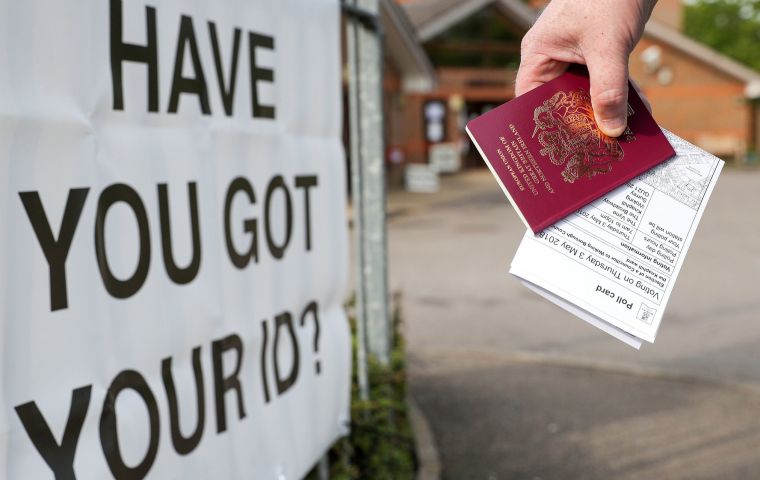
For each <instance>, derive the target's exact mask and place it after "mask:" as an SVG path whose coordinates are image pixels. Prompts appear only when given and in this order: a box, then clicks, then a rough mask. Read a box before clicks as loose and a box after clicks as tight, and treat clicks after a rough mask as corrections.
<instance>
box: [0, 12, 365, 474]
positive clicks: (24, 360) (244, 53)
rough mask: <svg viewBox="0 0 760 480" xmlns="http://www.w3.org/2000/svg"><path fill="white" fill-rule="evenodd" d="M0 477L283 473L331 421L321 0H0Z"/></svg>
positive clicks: (332, 255)
mask: <svg viewBox="0 0 760 480" xmlns="http://www.w3.org/2000/svg"><path fill="white" fill-rule="evenodd" d="M0 32H2V36H3V41H2V42H0V179H1V180H2V193H0V195H1V197H0V222H2V223H1V224H2V226H3V229H2V233H0V305H2V307H3V309H2V313H1V314H0V315H2V316H1V317H0V319H1V320H0V340H1V341H2V347H0V348H2V355H1V356H0V371H1V373H2V383H1V384H0V408H1V410H2V415H0V432H2V433H0V465H2V467H0V468H2V473H0V476H1V477H2V478H8V479H31V478H34V479H44V478H51V479H52V478H56V479H73V478H77V479H104V478H119V479H122V478H124V479H126V478H129V479H141V478H156V479H168V478H183V479H211V478H219V479H222V478H223V479H238V478H240V479H242V478H246V479H247V478H272V479H295V478H300V477H302V476H303V475H304V474H305V473H306V472H307V471H308V470H309V469H310V467H311V466H312V465H313V464H314V463H315V462H316V461H317V460H318V459H319V457H320V456H321V455H322V454H323V453H324V452H325V450H326V449H327V448H328V447H329V446H330V444H331V443H332V442H333V441H334V440H335V439H337V438H338V437H339V436H340V435H342V434H344V433H346V429H347V426H348V414H349V411H348V403H349V380H350V368H351V354H350V339H349V329H348V325H347V322H346V318H345V314H344V311H343V308H342V302H343V299H344V298H345V284H346V268H347V253H346V252H347V232H346V221H345V165H344V157H343V155H344V154H343V147H342V144H341V140H340V122H341V117H340V116H341V108H340V98H341V93H340V57H339V55H340V43H339V6H338V2H337V0H279V1H276V2H272V1H262V0H246V1H243V0H220V1H214V2H180V1H176V0H164V1H161V2H153V1H150V2H148V1H143V0H123V1H122V0H104V1H93V0H71V1H67V2H53V1H49V0H26V1H23V2H11V1H5V0H0Z"/></svg>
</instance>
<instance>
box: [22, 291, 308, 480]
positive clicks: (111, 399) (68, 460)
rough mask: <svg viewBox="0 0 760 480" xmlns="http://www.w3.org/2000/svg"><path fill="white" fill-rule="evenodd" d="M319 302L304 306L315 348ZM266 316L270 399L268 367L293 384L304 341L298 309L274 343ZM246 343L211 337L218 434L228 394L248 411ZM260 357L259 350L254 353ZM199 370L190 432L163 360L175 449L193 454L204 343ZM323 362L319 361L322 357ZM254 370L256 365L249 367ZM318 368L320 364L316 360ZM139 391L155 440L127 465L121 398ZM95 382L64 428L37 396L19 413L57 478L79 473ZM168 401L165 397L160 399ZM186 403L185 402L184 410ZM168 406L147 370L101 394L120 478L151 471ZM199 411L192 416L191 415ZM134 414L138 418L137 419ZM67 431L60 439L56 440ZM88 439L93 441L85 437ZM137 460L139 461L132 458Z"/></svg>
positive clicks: (196, 362)
mask: <svg viewBox="0 0 760 480" xmlns="http://www.w3.org/2000/svg"><path fill="white" fill-rule="evenodd" d="M318 311H319V307H318V305H317V302H315V301H312V302H310V303H309V304H308V305H306V307H305V308H304V309H303V311H302V313H301V316H300V326H301V327H304V326H305V324H306V323H307V321H308V320H310V319H313V322H314V327H315V328H314V346H315V353H317V352H318V339H319V315H318ZM268 323H269V322H268V321H267V320H264V321H262V331H263V332H264V341H263V343H262V344H261V353H260V359H261V382H262V387H263V394H264V402H265V404H269V403H270V402H271V401H272V398H271V395H270V389H269V382H270V380H269V378H270V377H269V373H268V371H269V370H270V367H269V365H270V363H269V359H271V361H272V364H273V365H274V372H273V373H274V379H275V386H276V392H277V396H278V397H279V396H281V395H283V394H284V393H285V392H287V391H288V390H290V389H291V388H292V387H293V385H294V384H295V383H296V380H297V378H298V373H299V370H300V369H299V362H300V355H299V350H298V341H297V339H296V334H295V329H294V327H293V316H292V314H291V313H290V312H287V311H286V312H282V313H281V314H279V315H277V316H275V317H274V323H275V327H274V328H275V340H274V342H273V343H272V344H271V347H270V346H269V345H270V343H269V341H268V335H269V328H268V326H267V324H268ZM283 328H284V329H286V330H287V331H288V334H289V336H290V338H291V340H292V347H291V348H292V351H293V355H292V357H293V363H292V366H291V368H290V372H289V373H288V374H287V375H285V376H283V375H282V372H281V368H280V366H279V364H278V358H279V357H280V355H278V351H279V349H280V348H282V347H281V343H280V341H279V338H280V330H281V329H283ZM244 345H246V343H245V342H243V340H242V338H241V337H240V336H239V335H237V334H234V333H233V334H230V335H227V336H226V337H224V338H221V339H217V340H214V341H212V342H211V359H210V360H211V367H212V368H211V369H212V372H213V374H212V384H213V385H212V391H213V398H214V410H212V411H213V412H214V413H215V416H216V433H217V434H221V433H224V432H226V431H227V429H228V426H227V420H228V415H227V404H226V403H225V397H226V396H227V395H228V394H233V399H234V400H235V401H234V402H233V404H232V405H235V406H236V407H237V419H238V420H239V421H242V420H243V419H245V418H246V402H245V400H244V398H245V397H244V388H243V387H244V383H245V382H244V380H245V378H247V377H245V376H243V375H241V371H244V370H243V367H244V365H243V362H244V361H246V359H248V358H249V357H250V355H246V353H245V351H244ZM253 358H255V356H254V357H253ZM191 363H192V372H193V381H194V384H195V406H196V413H195V415H194V418H196V419H197V420H196V424H195V427H194V428H193V429H192V433H189V434H183V433H182V430H181V429H180V407H179V404H180V403H183V402H185V400H183V399H182V398H181V397H180V396H178V394H177V387H176V385H175V379H174V374H173V373H172V357H167V358H165V359H163V360H162V361H161V375H160V377H161V380H162V383H163V387H164V391H165V394H166V405H167V406H168V412H166V413H168V417H169V418H168V420H169V431H170V435H171V441H172V446H173V447H174V451H175V452H176V453H177V454H179V455H187V454H189V453H191V452H192V451H194V450H195V449H196V448H197V447H198V445H199V444H200V443H201V440H202V439H203V434H204V431H205V425H206V401H205V399H206V393H205V388H206V387H205V384H206V382H205V376H204V372H203V371H204V368H203V366H202V362H201V347H200V346H197V347H195V348H193V350H192V360H191ZM317 365H319V363H318V362H317ZM245 371H247V372H250V371H251V370H249V369H246V370H245ZM316 373H317V375H319V373H320V371H319V367H317V372H316ZM128 391H132V393H134V394H136V395H137V396H138V397H139V398H140V400H141V401H142V402H143V403H144V404H145V407H146V409H147V413H148V427H149V428H148V432H149V438H148V445H147V448H145V449H141V451H145V454H144V456H143V458H142V459H141V460H140V461H139V462H138V463H136V464H133V465H128V464H127V462H126V461H125V459H124V456H123V454H122V450H123V449H122V448H121V447H120V445H124V440H123V439H122V441H121V442H120V439H119V431H118V428H117V425H118V422H117V413H118V412H117V410H116V405H117V400H118V399H119V397H120V396H121V395H122V394H124V393H125V392H128ZM92 394H93V386H92V385H86V386H83V387H80V388H76V389H74V390H73V391H72V392H71V404H70V407H69V415H68V418H67V420H66V425H65V427H64V428H63V433H62V434H58V435H55V434H54V433H53V431H52V430H51V428H50V425H49V424H48V422H47V421H46V420H45V417H44V415H43V414H42V412H41V411H40V409H39V407H38V406H37V403H36V402H34V401H30V402H27V403H24V404H21V405H17V406H16V407H15V410H16V414H17V415H18V417H19V420H20V421H21V424H22V425H23V426H24V430H26V433H27V435H29V438H30V440H31V441H32V444H33V445H34V447H35V448H36V449H37V451H38V452H39V454H40V456H41V457H42V459H43V460H44V461H45V463H46V464H47V465H48V467H50V469H51V470H52V472H53V474H54V475H55V478H56V480H73V479H75V478H76V473H75V471H74V464H75V455H76V452H77V446H78V445H79V443H80V438H81V435H82V429H83V426H84V422H85V419H86V417H87V413H88V410H89V407H90V404H91V403H92V401H91V400H92V398H91V397H92ZM161 405H163V404H161ZM186 408H187V407H186V406H184V405H183V408H182V411H185V409H186ZM166 413H164V412H162V409H161V408H159V402H158V401H157V399H156V395H155V393H154V390H153V389H151V387H150V385H149V384H148V381H147V380H146V379H145V375H143V374H142V373H140V372H138V371H136V370H123V371H121V372H119V373H118V374H117V375H116V376H115V377H114V378H113V380H112V381H111V384H110V385H109V387H108V390H107V391H106V393H105V397H104V398H103V400H102V406H101V413H100V421H99V435H100V446H101V449H102V451H103V455H104V456H105V459H106V462H107V463H108V467H109V469H110V470H111V473H112V474H113V476H114V478H116V479H130V480H135V479H142V478H145V477H146V476H147V474H148V472H149V471H150V469H151V467H152V466H153V464H154V463H155V461H156V457H157V456H158V446H159V436H160V432H161V430H162V429H161V419H162V418H163V416H164V415H166ZM191 418H192V415H191ZM130 421H131V420H130ZM56 438H60V441H58V440H56ZM84 443H87V442H84ZM130 463H133V462H130Z"/></svg>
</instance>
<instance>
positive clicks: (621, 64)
mask: <svg viewBox="0 0 760 480" xmlns="http://www.w3.org/2000/svg"><path fill="white" fill-rule="evenodd" d="M586 64H587V66H588V71H589V76H590V78H591V105H592V107H593V108H594V116H595V117H596V123H597V125H599V129H600V130H601V131H602V132H603V133H604V134H605V135H607V136H610V137H619V136H620V135H622V133H623V132H624V131H625V128H626V124H627V121H628V119H627V113H628V55H626V54H622V53H614V52H611V51H606V52H605V51H597V52H595V53H594V54H592V55H591V56H587V57H586Z"/></svg>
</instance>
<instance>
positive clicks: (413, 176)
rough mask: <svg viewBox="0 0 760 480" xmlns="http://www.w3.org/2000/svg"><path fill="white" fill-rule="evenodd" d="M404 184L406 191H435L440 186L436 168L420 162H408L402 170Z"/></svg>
mask: <svg viewBox="0 0 760 480" xmlns="http://www.w3.org/2000/svg"><path fill="white" fill-rule="evenodd" d="M404 184H405V185H406V190H407V191H408V192H415V193H435V192H437V191H438V189H439V188H440V179H439V177H438V169H436V168H434V167H432V166H430V165H425V164H422V163H410V164H409V165H407V166H406V169H405V170H404Z"/></svg>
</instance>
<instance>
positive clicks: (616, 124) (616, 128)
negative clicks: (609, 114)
mask: <svg viewBox="0 0 760 480" xmlns="http://www.w3.org/2000/svg"><path fill="white" fill-rule="evenodd" d="M625 126H626V125H625V122H622V121H620V119H619V118H607V119H603V120H602V121H601V122H600V124H599V127H600V128H601V129H602V132H604V134H605V135H607V136H609V137H619V136H620V135H622V134H623V132H624V131H625Z"/></svg>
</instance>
